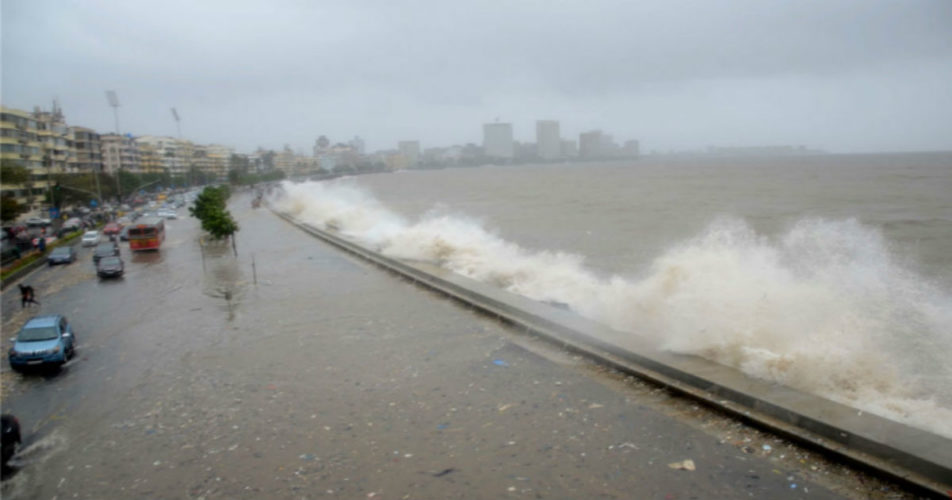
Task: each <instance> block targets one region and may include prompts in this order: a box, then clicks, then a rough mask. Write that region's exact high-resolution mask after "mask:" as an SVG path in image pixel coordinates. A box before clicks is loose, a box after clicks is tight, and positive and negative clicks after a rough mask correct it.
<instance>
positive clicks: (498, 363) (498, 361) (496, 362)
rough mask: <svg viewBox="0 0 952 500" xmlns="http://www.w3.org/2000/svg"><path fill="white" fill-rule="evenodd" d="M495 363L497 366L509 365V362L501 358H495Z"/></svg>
mask: <svg viewBox="0 0 952 500" xmlns="http://www.w3.org/2000/svg"><path fill="white" fill-rule="evenodd" d="M493 364H494V365H496V366H509V363H506V362H505V361H503V360H501V359H494V360H493Z"/></svg>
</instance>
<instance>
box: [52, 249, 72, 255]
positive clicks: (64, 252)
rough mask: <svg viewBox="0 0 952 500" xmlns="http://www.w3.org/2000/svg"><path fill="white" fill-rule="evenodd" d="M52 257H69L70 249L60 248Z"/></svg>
mask: <svg viewBox="0 0 952 500" xmlns="http://www.w3.org/2000/svg"><path fill="white" fill-rule="evenodd" d="M50 255H55V256H60V255H69V247H59V248H56V249H54V250H53V253H51V254H50Z"/></svg>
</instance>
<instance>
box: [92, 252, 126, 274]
mask: <svg viewBox="0 0 952 500" xmlns="http://www.w3.org/2000/svg"><path fill="white" fill-rule="evenodd" d="M124 271H125V265H123V262H122V259H120V258H119V257H115V256H110V257H103V258H101V259H99V263H98V264H96V275H97V276H99V277H100V278H120V277H122V273H123V272H124Z"/></svg>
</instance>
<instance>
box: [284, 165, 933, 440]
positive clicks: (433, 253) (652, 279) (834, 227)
mask: <svg viewBox="0 0 952 500" xmlns="http://www.w3.org/2000/svg"><path fill="white" fill-rule="evenodd" d="M272 203H274V206H275V207H276V208H277V209H279V210H282V211H286V212H288V213H291V214H292V215H294V216H295V217H297V218H298V219H300V220H302V221H304V222H306V223H309V224H312V225H315V226H318V227H323V228H327V229H333V230H336V231H338V232H340V233H342V234H345V235H347V236H349V237H352V238H354V239H356V240H358V241H360V242H362V243H363V244H365V245H367V246H369V247H371V248H374V249H375V250H377V251H380V252H382V253H384V254H385V255H388V256H391V257H395V258H399V259H406V260H417V261H426V262H432V263H435V264H438V265H440V266H443V267H445V268H447V269H450V270H452V271H454V272H456V273H459V274H462V275H464V276H467V277H470V278H472V279H476V280H479V281H483V282H486V283H490V284H493V285H495V286H499V287H501V288H504V289H506V290H509V291H511V292H513V293H518V294H520V295H523V296H526V297H528V298H531V299H535V300H540V301H550V302H559V303H564V304H567V305H568V306H569V307H570V308H571V309H572V310H574V311H576V312H578V313H579V314H581V315H584V316H586V317H588V318H591V319H593V320H596V321H599V322H603V323H605V324H607V325H609V326H611V327H613V328H615V329H618V330H621V331H626V332H631V333H632V334H635V335H639V336H641V337H643V338H647V339H650V340H653V341H655V342H656V343H657V344H658V345H659V346H660V347H661V348H662V349H666V350H670V351H673V352H679V353H688V354H695V355H698V356H702V357H705V358H707V359H711V360H714V361H717V362H719V363H722V364H725V365H728V366H732V367H735V368H737V369H739V370H742V371H743V372H745V373H747V374H749V375H751V376H754V377H758V378H762V379H765V380H770V381H775V382H778V383H782V384H785V385H789V386H791V387H795V388H798V389H801V390H804V391H808V392H813V393H816V394H819V395H823V396H825V397H828V398H830V399H833V400H836V401H839V402H842V403H845V404H849V405H851V406H854V407H856V408H859V409H862V410H866V411H870V412H872V413H877V414H879V415H882V416H885V417H888V418H892V419H895V420H898V421H902V422H906V423H909V424H911V425H915V426H918V427H922V428H925V429H929V430H931V431H933V432H937V433H939V434H943V435H945V436H950V437H952V409H950V407H952V371H950V368H949V367H948V364H947V363H945V360H946V359H947V357H948V355H949V353H950V352H952V339H950V332H952V295H950V294H949V293H948V292H947V291H944V290H941V289H939V287H938V286H936V285H933V284H930V283H929V282H928V280H926V279H924V278H923V277H921V276H918V275H915V274H914V273H912V272H910V271H908V270H906V269H905V268H903V266H901V265H900V264H899V263H897V262H896V259H895V258H894V257H893V255H892V253H891V252H890V249H889V245H888V243H887V242H886V241H885V240H884V238H883V237H882V235H881V234H880V233H879V232H878V231H877V230H875V229H873V228H870V227H866V226H864V225H862V224H861V223H860V222H858V221H856V220H852V219H847V220H824V219H803V220H801V221H799V222H797V223H796V224H795V225H794V226H792V227H791V228H789V229H788V230H787V231H785V232H784V233H783V234H782V235H781V237H780V238H777V239H770V238H767V237H765V236H762V235H758V234H757V233H756V232H755V231H754V230H753V229H752V228H750V227H749V226H748V225H747V224H746V223H745V222H744V221H743V220H741V219H737V218H726V217H725V218H719V219H716V220H714V221H713V222H712V223H711V224H710V225H709V226H708V227H707V229H706V230H705V231H703V232H702V233H701V234H699V235H697V236H695V237H694V238H691V239H689V240H687V241H685V242H683V243H681V244H680V245H677V246H676V247H673V248H671V249H669V250H668V251H666V252H663V253H662V254H661V255H659V256H658V257H657V258H656V259H655V260H654V261H653V262H652V264H651V266H650V268H648V269H647V270H646V271H644V272H643V274H642V275H641V276H640V277H639V278H637V279H626V278H622V277H620V276H610V277H603V276H598V275H596V274H595V273H594V272H592V271H590V270H588V269H586V268H585V265H584V258H583V257H581V256H578V255H574V254H570V253H565V252H558V251H530V250H527V249H524V248H522V247H520V246H519V245H517V244H515V243H513V242H510V241H506V240H504V239H502V238H501V237H499V236H498V235H497V234H495V233H493V232H492V231H490V230H487V229H486V228H485V227H484V224H483V223H482V222H481V221H479V220H476V219H472V218H469V217H466V216H464V215H459V214H452V213H447V212H446V211H445V210H434V211H431V212H428V213H426V214H425V215H424V216H423V217H421V218H420V220H419V221H417V222H410V221H407V220H405V219H403V218H401V217H399V216H397V215H396V214H394V213H393V212H392V211H390V210H388V209H387V208H386V207H384V206H382V205H381V204H380V203H379V202H378V201H377V200H376V199H375V198H374V197H373V196H371V195H370V194H368V193H366V192H364V191H361V190H359V189H357V188H356V187H354V186H353V185H351V184H349V183H347V182H330V183H303V184H292V183H285V184H284V192H283V194H282V195H279V196H277V197H276V198H275V199H273V200H272Z"/></svg>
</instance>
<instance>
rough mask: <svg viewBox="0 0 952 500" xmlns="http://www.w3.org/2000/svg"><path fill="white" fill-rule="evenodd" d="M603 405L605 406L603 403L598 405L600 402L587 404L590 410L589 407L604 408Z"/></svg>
mask: <svg viewBox="0 0 952 500" xmlns="http://www.w3.org/2000/svg"><path fill="white" fill-rule="evenodd" d="M604 407H605V405H600V404H598V403H592V404H590V405H588V408H589V409H590V410H591V409H595V408H604Z"/></svg>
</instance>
